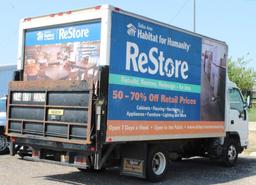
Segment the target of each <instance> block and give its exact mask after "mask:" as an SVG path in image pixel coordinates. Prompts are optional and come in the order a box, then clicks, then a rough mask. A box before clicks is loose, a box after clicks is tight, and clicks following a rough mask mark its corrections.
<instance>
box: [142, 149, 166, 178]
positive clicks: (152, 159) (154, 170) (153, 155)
mask: <svg viewBox="0 0 256 185" xmlns="http://www.w3.org/2000/svg"><path fill="white" fill-rule="evenodd" d="M166 171H167V158H166V152H165V150H164V149H163V148H162V147H152V148H151V149H150V150H149V153H148V159H147V178H148V179H149V180H150V181H152V182H158V181H160V180H162V179H163V178H164V176H165V174H166Z"/></svg>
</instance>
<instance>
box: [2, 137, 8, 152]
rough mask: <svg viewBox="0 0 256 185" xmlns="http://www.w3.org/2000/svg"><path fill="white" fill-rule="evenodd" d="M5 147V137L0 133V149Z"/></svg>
mask: <svg viewBox="0 0 256 185" xmlns="http://www.w3.org/2000/svg"><path fill="white" fill-rule="evenodd" d="M6 147H7V139H6V138H5V137H4V136H2V135H0V151H3V150H4V149H5V148H6Z"/></svg>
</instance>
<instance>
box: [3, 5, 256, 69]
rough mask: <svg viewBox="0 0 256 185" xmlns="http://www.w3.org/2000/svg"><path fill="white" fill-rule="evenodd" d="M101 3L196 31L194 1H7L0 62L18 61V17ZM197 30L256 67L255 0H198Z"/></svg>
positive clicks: (4, 6)
mask: <svg viewBox="0 0 256 185" xmlns="http://www.w3.org/2000/svg"><path fill="white" fill-rule="evenodd" d="M101 4H111V5H114V6H117V7H120V8H121V9H124V10H127V11H130V12H134V13H137V14H141V15H144V16H147V17H150V18H153V19H156V20H158V21H161V22H165V23H168V24H172V25H174V26H177V27H181V28H184V29H187V30H193V0H157V1H155V0H139V1H138V0H137V1H136V0H22V1H21V0H4V1H2V2H1V7H2V9H1V12H0V22H1V29H0V35H1V39H0V48H1V52H0V54H1V60H0V64H15V63H16V58H17V43H18V26H19V20H20V19H21V18H24V17H33V16H38V15H45V14H50V13H54V12H61V11H67V10H73V9H81V8H86V7H91V6H95V5H101ZM196 9H197V11H196V32H198V33H200V34H203V35H206V36H209V37H213V38H216V39H219V40H223V41H225V42H226V43H227V44H228V45H229V56H232V57H233V58H237V57H240V56H243V55H246V54H247V53H248V52H249V53H250V55H249V57H248V58H250V59H252V62H251V63H250V64H249V66H250V67H254V68H255V69H256V36H255V34H256V0H225V1H223V0H215V1H213V0H196Z"/></svg>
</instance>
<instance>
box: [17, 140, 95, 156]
mask: <svg viewBox="0 0 256 185" xmlns="http://www.w3.org/2000/svg"><path fill="white" fill-rule="evenodd" d="M14 140H15V141H14ZM12 141H14V144H18V145H21V146H29V147H32V148H35V149H38V150H41V149H49V150H54V151H66V152H78V153H87V154H88V153H92V152H91V151H90V147H89V146H90V145H86V144H73V143H63V142H56V141H49V140H41V139H30V138H19V137H15V139H13V140H12Z"/></svg>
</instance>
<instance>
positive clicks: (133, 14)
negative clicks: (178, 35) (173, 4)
mask: <svg viewBox="0 0 256 185" xmlns="http://www.w3.org/2000/svg"><path fill="white" fill-rule="evenodd" d="M101 9H110V10H112V11H116V12H120V13H123V14H126V15H130V16H134V17H136V18H140V19H142V20H147V21H150V22H152V23H155V24H158V25H161V26H164V27H168V28H172V29H175V30H177V31H181V32H185V33H188V34H190V35H194V36H199V37H203V38H207V39H210V40H212V41H215V42H219V43H221V44H224V45H226V47H227V44H226V42H224V41H221V40H218V39H215V38H211V37H208V36H205V35H202V34H199V33H195V32H192V31H189V30H186V29H183V28H179V27H176V26H173V25H170V24H167V23H164V22H160V21H158V20H155V19H152V18H149V17H146V16H143V15H139V14H136V13H132V12H128V11H125V10H123V9H121V8H118V7H115V6H112V5H109V4H105V5H99V6H94V7H89V8H82V9H77V10H68V11H64V12H57V13H51V14H48V15H41V16H36V17H28V18H23V19H21V23H22V22H30V21H31V20H34V19H40V18H46V17H51V18H54V17H62V16H65V15H66V16H68V15H72V14H79V13H81V12H88V11H99V10H101Z"/></svg>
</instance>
